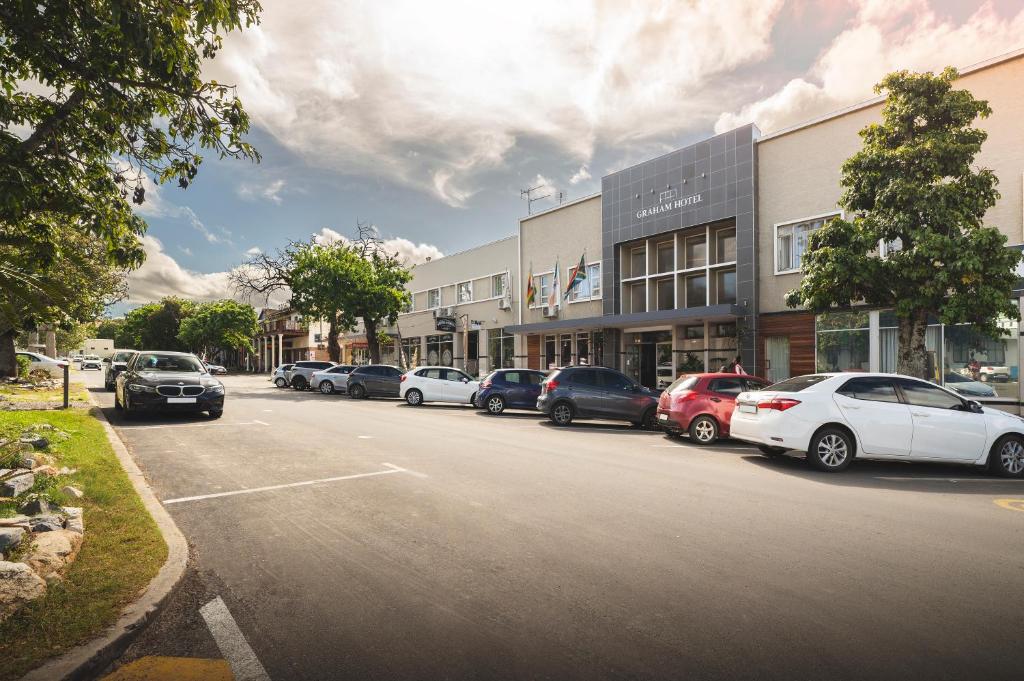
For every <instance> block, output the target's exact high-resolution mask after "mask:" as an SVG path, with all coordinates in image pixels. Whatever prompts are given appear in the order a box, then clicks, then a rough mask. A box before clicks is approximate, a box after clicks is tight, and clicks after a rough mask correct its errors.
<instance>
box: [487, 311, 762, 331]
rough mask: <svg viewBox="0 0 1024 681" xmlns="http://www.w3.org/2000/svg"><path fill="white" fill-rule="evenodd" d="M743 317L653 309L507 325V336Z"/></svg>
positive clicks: (731, 313)
mask: <svg viewBox="0 0 1024 681" xmlns="http://www.w3.org/2000/svg"><path fill="white" fill-rule="evenodd" d="M742 315H743V308H741V307H740V306H738V305H706V306H704V307H689V308H686V309H683V310H655V311H653V312H637V313H635V314H615V315H600V316H598V317H582V318H579V319H550V320H548V321H545V322H536V323H534V324H517V325H515V326H506V327H505V332H506V333H544V332H546V331H557V330H559V329H579V330H586V329H625V328H630V327H634V326H638V327H639V326H658V325H661V324H696V323H698V322H703V321H705V320H706V321H725V320H728V319H735V318H736V317H739V316H742Z"/></svg>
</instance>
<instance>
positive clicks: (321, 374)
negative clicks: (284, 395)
mask: <svg viewBox="0 0 1024 681" xmlns="http://www.w3.org/2000/svg"><path fill="white" fill-rule="evenodd" d="M355 368H356V367H355V365H354V364H336V365H334V366H332V367H331V368H330V369H323V370H321V371H314V372H313V375H312V376H311V377H310V379H309V384H310V385H311V386H313V390H319V391H320V392H322V393H323V394H324V395H330V394H332V393H344V392H348V375H349V374H350V373H352V370H353V369H355Z"/></svg>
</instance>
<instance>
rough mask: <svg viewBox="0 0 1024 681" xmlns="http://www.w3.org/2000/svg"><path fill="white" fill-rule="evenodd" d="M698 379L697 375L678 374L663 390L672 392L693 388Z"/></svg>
mask: <svg viewBox="0 0 1024 681" xmlns="http://www.w3.org/2000/svg"><path fill="white" fill-rule="evenodd" d="M699 380H700V377H698V376H680V377H679V378H677V379H676V380H675V381H673V383H672V385H670V386H669V387H667V388H665V392H667V393H674V392H675V391H677V390H693V389H694V387H696V385H697V381H699Z"/></svg>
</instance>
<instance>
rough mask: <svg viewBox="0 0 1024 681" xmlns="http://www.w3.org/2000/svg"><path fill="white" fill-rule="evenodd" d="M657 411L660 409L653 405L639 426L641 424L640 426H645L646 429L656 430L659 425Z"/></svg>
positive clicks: (645, 413)
mask: <svg viewBox="0 0 1024 681" xmlns="http://www.w3.org/2000/svg"><path fill="white" fill-rule="evenodd" d="M657 412H658V410H657V409H656V408H655V407H651V408H650V409H648V410H647V411H645V412H644V415H643V418H641V419H640V423H638V424H637V426H639V427H640V428H643V429H644V430H655V429H657V427H658V421H657Z"/></svg>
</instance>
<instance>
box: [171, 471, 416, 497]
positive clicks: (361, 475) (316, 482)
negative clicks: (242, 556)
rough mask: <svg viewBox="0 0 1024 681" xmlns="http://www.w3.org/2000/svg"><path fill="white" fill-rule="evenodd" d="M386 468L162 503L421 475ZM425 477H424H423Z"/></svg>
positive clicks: (200, 495)
mask: <svg viewBox="0 0 1024 681" xmlns="http://www.w3.org/2000/svg"><path fill="white" fill-rule="evenodd" d="M384 465H385V466H387V467H388V470H386V471H374V472H372V473H356V474H354V475H339V476H337V477H333V478H320V479H318V480H303V481H302V482H289V483H285V484H283V485H267V486H265V487H253V488H251V489H237V490H235V491H233V492H215V493H213V494H199V495H196V496H194V497H178V498H177V499H167V500H166V501H164V502H163V504H164V506H167V505H168V504H181V503H184V502H186V501H201V500H203V499H216V498H217V497H233V496H237V495H239V494H255V493H256V492H269V491H271V490H275V489H287V488H289V487H306V486H308V485H319V484H321V483H325V482H338V481H341V480H356V479H357V478H372V477H374V476H376V475H390V474H391V473H409V474H411V475H420V476H423V474H422V473H419V474H417V473H413V472H412V471H409V470H406V469H404V468H400V467H398V466H394V465H392V464H388V463H386V464H384ZM423 477H426V476H423Z"/></svg>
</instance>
